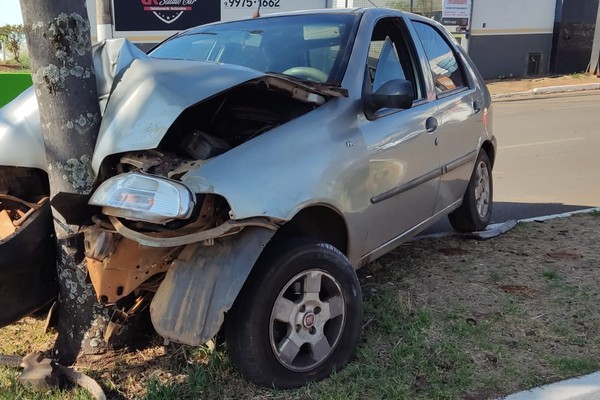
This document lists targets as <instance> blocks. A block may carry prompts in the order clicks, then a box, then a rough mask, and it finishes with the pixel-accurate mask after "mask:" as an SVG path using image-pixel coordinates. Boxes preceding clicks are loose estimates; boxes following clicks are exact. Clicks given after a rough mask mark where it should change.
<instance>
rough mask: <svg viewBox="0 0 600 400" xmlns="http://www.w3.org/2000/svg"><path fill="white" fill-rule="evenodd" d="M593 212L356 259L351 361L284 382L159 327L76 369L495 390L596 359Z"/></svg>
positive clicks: (356, 394)
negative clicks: (166, 336) (358, 331)
mask: <svg viewBox="0 0 600 400" xmlns="http://www.w3.org/2000/svg"><path fill="white" fill-rule="evenodd" d="M598 217H600V213H597V212H596V213H591V214H586V215H578V216H573V217H570V218H566V219H556V220H550V221H546V222H544V223H537V222H532V223H528V224H519V225H517V227H515V228H514V229H513V230H512V231H510V232H508V233H506V234H504V235H503V236H501V237H498V238H494V239H491V240H489V241H484V242H482V241H476V240H473V239H467V238H464V237H458V236H455V237H448V238H441V239H425V240H420V241H416V242H412V243H409V244H406V245H403V246H401V247H400V248H399V249H397V250H396V251H394V252H392V253H391V254H389V255H387V256H385V257H383V258H382V259H380V260H378V261H377V262H374V263H372V264H370V265H368V266H366V267H365V268H363V269H361V270H359V277H360V280H361V283H362V289H363V295H364V299H365V313H364V318H363V321H364V322H363V331H362V342H361V344H360V345H359V349H358V353H357V357H356V360H355V361H354V362H352V363H351V364H350V365H349V366H348V367H347V368H346V369H344V370H343V371H341V372H339V373H338V374H336V375H334V376H332V377H331V378H329V379H327V380H325V381H322V382H319V383H316V384H311V385H308V386H306V387H303V388H301V389H298V390H292V391H276V390H270V389H264V388H259V387H257V386H255V385H253V384H251V383H249V382H247V381H246V380H244V379H243V378H242V377H240V376H239V375H238V373H237V372H236V371H235V369H234V368H233V367H232V366H231V365H230V363H229V361H228V359H227V356H226V353H225V349H224V348H223V346H222V345H220V344H219V343H218V342H217V345H216V350H214V351H211V350H210V349H209V348H208V347H197V348H193V347H189V346H181V345H176V344H170V345H167V346H164V345H163V343H162V340H161V339H160V338H158V337H153V338H150V339H149V344H148V345H147V346H144V347H142V348H140V349H137V350H132V351H129V352H120V353H109V354H106V355H102V356H98V357H90V358H89V359H87V360H85V362H84V363H82V364H81V365H80V366H79V367H78V368H79V369H80V370H82V371H83V372H85V373H87V374H89V375H90V376H92V377H94V378H95V379H97V381H98V382H99V383H100V384H101V385H102V386H103V388H104V390H105V392H106V393H107V395H108V397H109V398H113V399H139V398H145V399H156V400H158V399H175V398H177V399H199V398H202V399H224V398H229V399H282V400H292V399H331V400H334V399H340V400H349V399H464V400H479V399H481V400H483V399H493V398H497V397H498V396H501V395H506V394H509V393H512V392H516V391H519V390H523V389H527V388H531V387H534V386H537V385H541V384H545V383H550V382H554V381H557V380H561V379H565V378H568V377H572V376H577V375H583V374H586V373H590V372H592V371H596V370H598V369H600V270H599V269H598V265H597V264H598V254H600V242H599V241H598V240H597V238H598V237H600V224H599V223H598V222H599V220H598ZM43 324H44V322H43V318H41V317H40V318H39V319H38V318H25V319H24V320H22V321H20V322H18V323H16V324H13V325H11V326H9V327H6V328H4V329H2V330H0V335H1V336H2V337H3V340H2V341H1V342H0V353H1V354H19V355H24V354H26V353H28V352H31V351H35V350H42V351H47V350H48V349H50V348H51V347H52V343H53V341H54V336H53V334H44V333H43V332H42V330H43ZM17 377H18V371H17V370H15V369H10V368H1V369H0V398H2V399H9V398H10V399H63V398H67V399H86V398H89V397H88V395H87V393H85V392H83V391H82V390H80V389H73V388H67V389H65V391H63V392H59V391H53V392H44V391H40V390H39V389H36V390H34V389H31V388H24V387H23V386H21V385H20V384H19V383H18V380H17Z"/></svg>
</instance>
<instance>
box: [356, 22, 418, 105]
mask: <svg viewBox="0 0 600 400" xmlns="http://www.w3.org/2000/svg"><path fill="white" fill-rule="evenodd" d="M403 24H404V23H403V22H402V20H401V19H400V18H383V19H381V20H379V21H378V22H377V24H376V25H375V28H374V30H373V34H372V36H371V44H370V46H369V56H368V58H367V69H368V71H369V79H370V80H371V82H370V83H371V92H375V91H376V90H377V89H379V88H380V87H381V85H383V84H384V83H386V82H389V81H390V80H393V79H406V80H408V81H410V82H411V83H412V84H413V90H414V97H415V100H419V99H422V98H423V97H424V91H423V85H422V84H421V77H420V74H419V72H418V69H417V64H416V63H415V57H413V56H412V55H413V54H414V51H413V49H412V48H411V47H409V43H410V41H409V40H407V39H406V33H405V30H404V29H403V26H404V25H403Z"/></svg>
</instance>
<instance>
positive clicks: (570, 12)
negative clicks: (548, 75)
mask: <svg viewBox="0 0 600 400" xmlns="http://www.w3.org/2000/svg"><path fill="white" fill-rule="evenodd" d="M598 7H599V5H598V0H558V2H557V15H556V23H555V28H554V41H553V49H552V50H553V59H552V62H551V70H552V72H555V73H559V74H570V73H573V72H581V71H585V70H586V68H587V66H588V63H589V62H590V56H591V54H592V44H593V42H594V29H595V26H596V15H597V12H598Z"/></svg>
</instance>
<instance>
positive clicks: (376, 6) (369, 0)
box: [259, 0, 379, 8]
mask: <svg viewBox="0 0 600 400" xmlns="http://www.w3.org/2000/svg"><path fill="white" fill-rule="evenodd" d="M367 1H368V2H369V3H371V4H373V5H374V6H375V8H379V6H378V5H377V4H375V3H373V2H372V1H371V0H367ZM259 7H260V5H259Z"/></svg>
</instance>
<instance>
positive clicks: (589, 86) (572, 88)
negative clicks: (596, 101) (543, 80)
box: [531, 83, 600, 94]
mask: <svg viewBox="0 0 600 400" xmlns="http://www.w3.org/2000/svg"><path fill="white" fill-rule="evenodd" d="M597 89H600V83H584V84H582V85H566V86H548V87H541V88H535V89H532V90H531V91H532V92H533V94H547V93H563V92H576V91H579V90H597Z"/></svg>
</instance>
